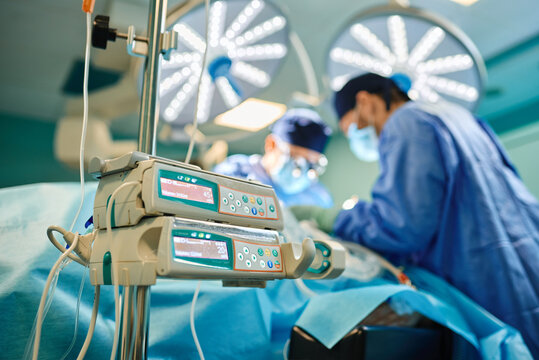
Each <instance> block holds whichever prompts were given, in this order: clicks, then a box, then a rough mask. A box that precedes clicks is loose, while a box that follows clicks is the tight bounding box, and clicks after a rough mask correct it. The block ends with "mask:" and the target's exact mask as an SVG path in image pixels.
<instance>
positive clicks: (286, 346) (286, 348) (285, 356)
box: [283, 339, 290, 360]
mask: <svg viewBox="0 0 539 360" xmlns="http://www.w3.org/2000/svg"><path fill="white" fill-rule="evenodd" d="M289 350H290V339H288V340H286V342H285V343H284V346H283V360H288V351H289Z"/></svg>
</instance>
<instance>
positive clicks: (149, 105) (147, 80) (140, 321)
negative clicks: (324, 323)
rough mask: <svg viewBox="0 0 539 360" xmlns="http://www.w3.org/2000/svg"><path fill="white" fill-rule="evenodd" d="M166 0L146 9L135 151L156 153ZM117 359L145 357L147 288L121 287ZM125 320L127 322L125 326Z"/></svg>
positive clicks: (147, 309) (158, 0)
mask: <svg viewBox="0 0 539 360" xmlns="http://www.w3.org/2000/svg"><path fill="white" fill-rule="evenodd" d="M166 10H167V0H150V8H149V12H148V54H147V57H146V62H145V66H144V80H143V84H142V98H141V103H140V124H139V134H138V151H141V152H144V153H147V154H150V155H155V142H156V129H157V121H158V119H159V98H158V96H157V89H158V86H159V80H160V67H159V65H160V62H161V57H162V55H161V50H162V44H161V43H162V40H161V39H162V34H163V33H164V29H165V20H166ZM120 314H126V316H123V315H122V322H121V323H120V328H125V329H126V330H127V331H121V332H120V335H119V336H120V338H119V339H118V344H119V346H118V352H117V353H116V358H117V359H121V360H124V359H146V358H147V347H148V335H149V334H148V332H149V331H148V330H149V324H150V287H149V286H128V287H124V289H123V296H122V306H121V312H120ZM124 322H126V325H125V327H124V326H123V325H124Z"/></svg>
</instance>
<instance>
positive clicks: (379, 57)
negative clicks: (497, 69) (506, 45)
mask: <svg viewBox="0 0 539 360" xmlns="http://www.w3.org/2000/svg"><path fill="white" fill-rule="evenodd" d="M327 72H328V75H329V78H330V87H331V88H332V90H333V91H338V90H340V89H341V88H342V87H343V86H344V85H345V84H346V82H347V81H348V80H350V79H351V78H352V77H355V76H358V75H361V74H362V73H365V72H373V73H377V74H380V75H382V76H386V77H387V76H391V75H392V74H394V73H404V74H406V75H408V76H409V77H410V78H411V80H412V88H411V89H410V91H409V92H408V95H409V96H410V98H412V99H423V100H426V101H430V102H436V101H438V100H440V98H446V99H447V100H450V101H453V102H456V103H459V104H460V105H462V106H464V107H466V108H468V109H470V110H475V109H476V108H477V105H478V103H479V100H480V97H481V93H482V90H483V85H484V82H485V65H484V63H483V60H482V59H481V56H480V55H479V52H478V51H477V49H476V47H475V46H474V45H473V43H472V42H471V41H470V40H469V39H468V37H466V35H464V34H463V33H462V32H461V31H460V30H459V29H458V28H456V27H455V26H454V25H452V24H450V23H448V22H447V21H445V20H443V19H440V18H438V17H436V16H434V15H432V14H429V13H427V12H425V11H423V10H418V9H414V8H408V7H401V6H395V5H392V6H384V7H377V8H374V9H371V10H368V11H367V12H364V13H362V14H360V15H359V16H358V17H357V18H355V19H354V21H352V22H351V23H349V24H348V25H347V26H346V27H345V29H344V30H343V31H342V32H341V33H340V34H339V36H338V37H337V38H336V40H335V41H334V42H333V44H332V46H331V48H330V51H329V54H328V58H327Z"/></svg>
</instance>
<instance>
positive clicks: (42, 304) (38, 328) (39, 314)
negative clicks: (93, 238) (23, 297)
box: [32, 234, 79, 360]
mask: <svg viewBox="0 0 539 360" xmlns="http://www.w3.org/2000/svg"><path fill="white" fill-rule="evenodd" d="M78 242H79V235H78V234H75V240H74V241H73V244H72V245H71V246H70V247H69V249H67V251H66V252H65V253H63V254H62V255H60V257H59V258H58V260H56V263H54V265H53V267H52V269H51V271H50V272H49V276H48V277H47V282H46V283H45V289H44V290H43V294H41V300H40V302H39V309H38V311H37V323H36V335H35V339H34V351H33V357H32V359H33V360H37V356H38V354H39V342H40V340H41V326H42V325H43V312H44V308H45V302H46V299H47V293H48V292H49V287H50V285H51V282H52V278H53V275H54V273H55V272H56V270H57V269H58V268H59V267H60V264H61V263H62V262H63V260H64V259H66V258H67V256H68V255H69V254H70V253H71V252H72V251H73V249H75V248H76V247H77V244H78Z"/></svg>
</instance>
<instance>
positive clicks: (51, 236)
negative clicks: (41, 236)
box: [47, 225, 88, 267]
mask: <svg viewBox="0 0 539 360" xmlns="http://www.w3.org/2000/svg"><path fill="white" fill-rule="evenodd" d="M55 231H56V232H58V233H60V234H62V235H63V236H66V235H67V234H68V231H67V230H65V229H64V228H62V227H60V226H56V225H51V226H49V227H48V229H47V237H48V238H49V240H50V242H51V243H52V244H53V245H54V246H55V247H56V248H57V249H58V250H60V252H62V253H65V252H66V251H67V249H66V248H65V247H64V246H63V245H62V244H60V242H59V241H58V240H57V239H56V237H55V236H54V232H55ZM69 232H70V231H69ZM68 257H69V258H70V259H71V260H73V261H76V262H78V263H79V264H81V265H82V266H84V267H87V266H88V264H87V263H86V262H85V261H83V260H82V259H81V258H80V257H78V256H76V255H73V254H71V253H70V254H69V255H68Z"/></svg>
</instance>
